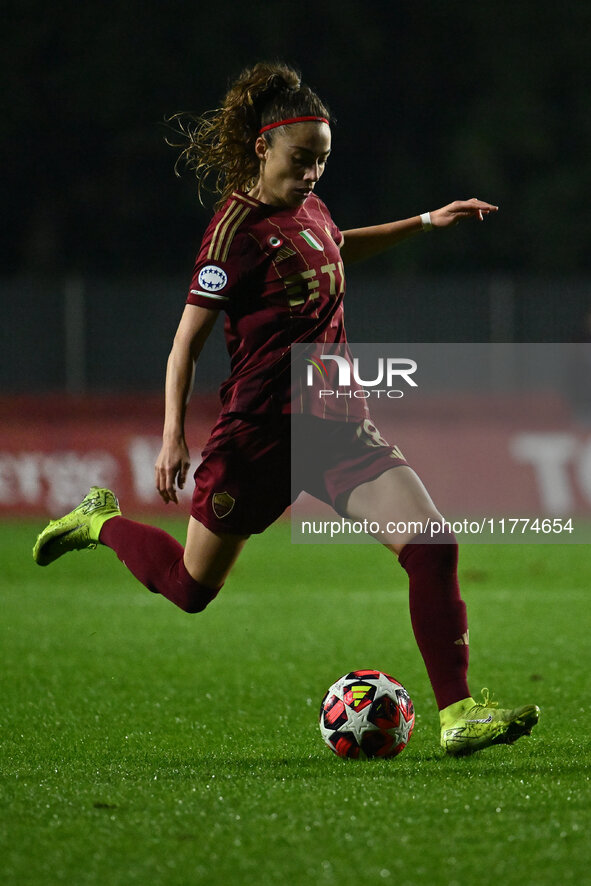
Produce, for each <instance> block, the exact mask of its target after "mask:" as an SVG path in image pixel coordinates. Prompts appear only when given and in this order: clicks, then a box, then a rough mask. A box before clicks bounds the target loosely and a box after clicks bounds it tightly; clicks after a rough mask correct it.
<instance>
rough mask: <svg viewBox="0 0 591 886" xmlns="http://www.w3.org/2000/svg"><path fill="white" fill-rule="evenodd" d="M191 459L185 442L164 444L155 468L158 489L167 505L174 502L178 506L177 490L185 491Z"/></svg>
mask: <svg viewBox="0 0 591 886" xmlns="http://www.w3.org/2000/svg"><path fill="white" fill-rule="evenodd" d="M190 466H191V457H190V455H189V450H188V449H187V444H186V443H185V441H184V440H179V441H177V442H175V443H169V442H164V443H163V444H162V448H161V450H160V455H159V456H158V458H157V460H156V465H155V467H154V471H155V477H156V489H157V490H158V493H159V495H160V497H161V498H162V500H163V501H164V502H165V504H168V503H169V502H170V501H173V502H174V503H175V504H176V505H178V503H179V501H178V497H177V489H183V487H184V485H185V480H186V479H187V472H188V470H189V468H190Z"/></svg>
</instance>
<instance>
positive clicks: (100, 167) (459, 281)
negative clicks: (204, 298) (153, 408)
mask: <svg viewBox="0 0 591 886" xmlns="http://www.w3.org/2000/svg"><path fill="white" fill-rule="evenodd" d="M590 35H591V7H590V6H588V5H587V4H582V3H575V2H565V3H562V4H559V5H558V4H550V3H539V2H532V0H527V2H523V3H515V2H507V0H501V2H489V0H484V2H480V3H474V2H467V0H449V2H445V3H436V2H414V3H410V2H390V3H386V2H374V3H370V2H368V3H361V2H353V0H341V2H338V3H337V2H331V0H329V2H325V3H323V4H308V3H300V2H297V3H296V2H284V3H275V2H269V3H258V4H248V3H244V2H232V0H225V2H218V3H216V4H207V5H206V4H204V3H198V2H191V3H190V2H186V0H168V2H152V3H146V2H139V0H126V2H125V3H119V2H109V0H107V2H103V3H100V4H99V3H94V2H90V3H84V2H80V0H78V2H67V0H66V2H57V3H55V4H53V5H48V4H41V3H40V2H34V0H19V2H15V0H9V2H8V3H5V4H4V12H3V27H2V38H1V40H2V53H1V58H2V61H1V64H2V68H3V82H4V88H3V94H4V111H3V114H2V139H1V146H2V167H3V173H4V174H3V179H4V197H3V216H4V222H5V224H4V236H3V238H2V241H1V243H2V247H1V248H2V279H1V281H0V291H1V292H2V293H3V297H2V300H3V302H4V304H5V310H4V315H5V326H4V336H3V337H4V339H5V341H4V348H3V351H4V353H5V360H4V364H3V365H4V368H3V370H2V374H1V376H0V380H3V381H4V383H5V385H6V386H7V387H8V388H9V389H14V388H15V387H24V388H27V387H32V386H34V387H37V388H38V387H40V386H41V387H47V388H56V387H57V388H59V387H60V386H62V385H63V384H64V378H63V376H64V371H65V370H64V368H63V366H59V365H58V364H59V359H58V357H57V353H58V352H60V351H61V350H62V348H61V347H60V345H59V337H60V334H61V333H60V328H61V327H60V325H59V323H58V320H57V319H56V317H57V315H58V314H60V316H61V313H63V311H62V308H61V307H60V304H61V301H60V300H61V298H62V295H63V290H64V286H65V285H66V283H65V282H64V281H66V282H67V281H68V280H72V279H74V280H76V281H78V282H79V283H80V281H82V284H83V286H84V291H85V293H86V301H85V303H84V318H85V335H86V336H87V340H92V339H93V336H94V335H95V334H98V335H102V334H103V333H104V332H105V330H111V331H113V330H114V329H115V327H116V326H118V327H123V328H124V331H125V334H126V336H127V339H126V344H125V346H124V348H123V349H124V350H126V352H127V355H126V357H125V359H124V358H123V357H121V358H120V366H119V370H120V371H116V369H113V368H112V367H111V370H109V371H105V372H102V371H101V370H100V369H99V368H97V366H98V363H100V362H101V361H100V359H99V358H98V357H96V355H95V356H93V355H92V353H90V355H89V365H88V366H87V367H86V370H85V384H87V385H88V386H90V387H93V386H94V387H107V388H109V387H110V388H113V387H115V388H117V387H125V386H128V387H132V388H133V387H142V386H144V387H146V386H147V387H150V386H152V387H153V386H154V385H155V384H156V383H157V382H156V379H157V378H159V377H160V375H161V374H162V368H163V367H162V361H163V360H164V359H165V354H166V351H167V349H168V346H169V341H170V334H171V332H172V331H174V326H175V324H176V320H177V319H178V316H179V315H180V311H181V310H182V305H183V302H184V295H185V290H186V285H187V283H188V280H189V277H190V272H191V268H192V262H193V258H194V255H195V252H196V250H197V247H198V244H199V241H200V238H201V235H202V233H203V230H204V227H205V225H206V224H207V221H208V219H209V216H210V213H211V207H210V206H208V207H207V208H205V209H204V208H202V207H201V206H200V205H199V203H198V200H197V197H196V191H195V183H194V181H193V180H192V179H191V178H190V176H184V177H183V178H182V179H181V180H178V179H176V178H175V176H174V173H173V166H174V161H175V152H174V151H173V150H172V149H171V148H170V147H168V146H167V145H166V144H165V143H164V136H165V135H166V129H165V127H164V124H163V121H164V118H165V116H166V115H169V114H171V113H174V112H176V111H180V110H186V111H196V112H201V111H204V110H206V109H209V108H213V107H215V106H216V105H217V104H218V103H219V100H220V98H221V96H222V95H223V93H224V91H225V88H226V86H227V83H228V82H229V80H231V79H232V78H233V77H234V76H235V75H236V74H238V73H239V71H240V70H241V69H242V67H244V66H245V65H247V64H250V63H253V62H254V61H257V60H259V59H273V58H281V59H284V60H286V61H288V62H289V63H291V64H293V65H295V66H296V67H298V68H300V70H301V71H302V73H303V76H304V80H305V81H306V82H308V83H309V84H310V85H311V86H312V87H314V88H315V89H317V91H318V92H319V94H320V95H321V96H322V97H323V99H324V100H325V101H326V102H327V103H328V105H329V107H330V108H331V110H332V112H333V113H334V115H335V116H336V118H337V123H336V125H335V127H334V134H333V156H332V157H331V160H330V163H329V166H328V168H327V172H326V173H325V177H324V179H323V181H322V182H321V185H320V186H319V193H320V194H321V196H322V197H323V198H324V199H325V200H326V202H327V203H328V205H329V207H330V208H331V211H332V214H333V216H334V218H335V220H336V221H337V223H338V224H339V225H340V226H341V227H343V228H346V227H352V226H359V225H363V224H368V223H369V224H371V223H377V222H381V221H388V220H392V219H394V218H402V217H406V216H409V215H415V214H417V213H418V212H422V211H425V210H426V209H434V208H437V207H438V206H441V205H443V204H445V203H447V202H449V201H450V200H452V199H455V198H460V197H461V198H464V197H471V196H478V197H481V198H483V199H487V200H490V201H492V202H495V203H498V204H499V206H500V212H499V214H498V216H497V217H495V218H492V219H489V220H487V221H486V223H485V224H484V225H478V224H465V225H460V226H459V227H458V228H457V229H454V230H452V231H445V232H435V233H434V234H431V235H429V239H427V237H424V238H422V237H419V238H416V239H415V240H413V241H412V242H409V243H407V244H403V245H402V246H400V247H399V248H398V249H396V250H395V251H393V252H392V253H390V254H388V255H387V256H383V257H381V258H379V259H377V260H375V261H374V262H372V263H371V265H370V266H366V267H365V268H362V269H361V270H359V269H358V268H354V269H352V273H351V275H350V280H349V296H348V311H349V333H350V337H351V338H352V339H355V338H357V339H358V340H360V339H362V338H363V339H365V340H371V338H373V339H376V338H378V339H380V338H381V339H382V340H385V339H386V335H387V337H388V339H390V340H393V336H395V335H396V334H397V333H399V338H400V339H402V340H409V337H410V336H411V335H412V334H413V332H414V333H415V334H416V336H417V337H418V338H419V339H421V338H422V339H424V340H431V339H433V340H435V339H436V338H437V337H441V338H442V339H443V340H445V339H447V340H454V338H457V340H463V339H464V340H465V339H471V338H475V340H486V339H488V338H494V337H495V336H496V337H497V338H498V337H499V335H501V337H502V336H503V333H504V332H505V334H506V336H507V337H512V338H516V339H518V340H521V339H523V340H527V339H533V340H535V339H540V340H545V339H551V338H556V339H561V340H569V338H572V336H575V337H576V335H577V334H578V333H577V323H580V322H581V317H582V316H583V314H584V312H585V310H586V307H587V302H588V301H589V303H591V287H590V286H589V279H591V278H590V272H591V251H590V250H589V242H590V233H591V223H590V221H589V211H588V207H587V199H588V195H589V192H590V185H591V151H590V150H589V145H590V141H591V138H590V136H591V113H590V107H589V96H590V94H591V54H590V52H589V37H590ZM370 283H371V285H370ZM77 285H78V284H77ZM495 287H496V288H495ZM503 287H504V288H503ZM507 287H508V288H507ZM370 289H371V291H372V292H375V300H374V301H373V302H372V305H373V307H374V308H375V310H374V311H372V317H371V318H370V319H368V318H367V310H365V311H361V310H359V308H358V307H356V306H355V304H353V301H354V298H355V296H354V294H353V293H354V292H357V293H359V292H360V291H363V298H364V299H365V298H366V297H369V294H370V293H369V290H370ZM435 290H437V291H435ZM491 291H494V292H499V291H500V292H501V293H502V292H505V293H506V292H510V298H509V300H507V299H506V298H505V301H503V297H501V298H500V300H497V301H496V302H495V305H496V307H494V306H493V307H492V308H491V301H490V299H491V296H490V293H491ZM163 293H165V296H164V295H163ZM482 293H485V295H484V296H483V295H482ZM588 293H589V296H588ZM475 303H477V304H478V305H479V306H480V307H479V308H478V311H479V312H480V313H479V315H478V316H476V314H475V313H474V312H475V311H476V310H477V309H476V308H475V307H474V304H475ZM485 303H486V304H485ZM537 304H539V308H538V307H537ZM93 306H95V307H94V309H93ZM504 306H505V307H506V309H507V311H508V312H509V313H510V315H511V316H510V317H505V316H504V314H505V307H504ZM101 311H102V312H103V313H102V314H101ZM478 311H477V313H478ZM60 312H61V313H60ZM148 315H149V317H150V318H151V321H152V326H151V327H148V326H147V325H146V323H147V321H146V317H147V316H148ZM386 315H387V316H386ZM473 315H474V316H473ZM491 316H492V317H493V319H491ZM435 317H436V318H437V320H436V322H435V320H434V318H435ZM114 318H118V319H120V320H121V323H120V324H117V323H116V322H115V319H114ZM495 318H496V319H495ZM60 322H61V321H60ZM136 323H137V330H136V329H135V326H136ZM384 323H385V325H383V324H384ZM130 324H132V325H133V327H134V332H135V333H136V334H135V335H133V338H134V341H133V342H132V341H131V336H130ZM378 328H379V333H378ZM384 331H385V333H386V335H384ZM19 336H26V341H28V343H29V344H30V343H31V340H37V342H38V343H39V340H40V339H45V338H54V339H55V341H54V344H53V347H54V351H55V354H56V357H55V359H54V361H53V362H54V363H55V365H56V366H58V368H55V370H52V369H48V368H47V367H48V364H49V363H50V362H51V361H50V359H49V356H50V353H51V352H50V350H48V349H47V347H46V346H41V344H39V346H38V347H37V348H36V349H35V350H36V354H35V355H31V354H29V355H28V356H27V357H26V358H24V357H23V349H24V347H25V346H24V345H23V346H21V344H19V342H20V339H19ZM17 339H18V341H17ZM23 340H24V339H23ZM56 341H57V342H58V343H57V344H56ZM113 347H115V346H113ZM121 349H122V346H119V350H121ZM150 349H151V351H152V353H153V352H154V351H157V361H158V362H157V361H152V362H153V363H154V370H153V371H152V370H150V371H148V370H146V369H145V368H138V364H139V363H140V362H141V361H142V357H143V360H144V361H145V355H146V350H147V351H150ZM60 359H61V358H60ZM56 360H57V363H56ZM93 361H94V362H93ZM97 361H98V363H97ZM126 361H127V362H126ZM134 361H135V362H134ZM106 362H108V361H106ZM95 364H97V365H95ZM15 366H19V367H21V368H20V369H19V371H18V374H17V375H15V373H16V369H15ZM134 366H135V367H136V368H135V369H134V368H133V367H134ZM42 367H45V368H46V371H45V374H44V375H42ZM11 372H12V375H11ZM97 373H98V374H97Z"/></svg>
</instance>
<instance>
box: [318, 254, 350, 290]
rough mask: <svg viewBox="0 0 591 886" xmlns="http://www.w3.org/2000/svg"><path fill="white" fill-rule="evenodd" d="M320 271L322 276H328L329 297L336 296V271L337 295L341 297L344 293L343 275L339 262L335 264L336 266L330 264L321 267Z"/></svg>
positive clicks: (341, 265)
mask: <svg viewBox="0 0 591 886" xmlns="http://www.w3.org/2000/svg"><path fill="white" fill-rule="evenodd" d="M320 270H321V271H322V273H323V274H328V276H329V279H330V294H331V295H337V274H336V272H337V271H338V278H339V280H338V287H339V288H338V294H339V295H342V294H343V292H344V291H345V275H344V273H343V263H342V262H341V261H340V262H337V264H335V263H334V262H332V263H331V264H329V265H322V267H321V268H320Z"/></svg>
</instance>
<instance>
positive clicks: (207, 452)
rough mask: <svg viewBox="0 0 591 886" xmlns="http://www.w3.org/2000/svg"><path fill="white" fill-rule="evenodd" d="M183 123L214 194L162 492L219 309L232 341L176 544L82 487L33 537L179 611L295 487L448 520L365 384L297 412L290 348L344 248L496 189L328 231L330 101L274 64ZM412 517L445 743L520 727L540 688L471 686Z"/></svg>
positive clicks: (461, 622)
mask: <svg viewBox="0 0 591 886" xmlns="http://www.w3.org/2000/svg"><path fill="white" fill-rule="evenodd" d="M184 133H185V135H186V137H187V142H186V146H185V147H184V150H183V153H182V154H181V157H182V159H183V160H185V161H186V162H187V164H188V165H189V166H190V167H192V168H193V169H194V170H195V173H196V175H197V179H198V182H199V187H200V188H201V187H202V186H203V184H204V182H205V181H206V179H207V178H208V176H210V175H212V174H213V175H214V177H215V186H216V189H217V191H218V192H219V193H220V200H219V203H218V207H217V211H216V213H215V215H214V216H213V219H212V221H211V223H210V225H209V227H208V229H207V231H206V233H205V236H204V238H203V242H202V245H201V249H200V252H199V254H198V256H197V261H196V264H195V269H194V274H193V279H192V283H191V286H190V291H189V295H188V298H187V304H186V306H185V309H184V313H183V315H182V317H181V320H180V324H179V327H178V330H177V333H176V335H175V339H174V343H173V346H172V350H171V353H170V357H169V360H168V367H167V373H166V396H165V418H164V433H163V444H162V449H161V452H160V455H159V457H158V461H157V463H156V486H157V488H158V491H159V493H160V495H161V496H162V498H163V500H164V501H165V502H166V503H168V502H175V503H176V502H177V489H182V488H183V486H184V484H185V480H186V477H187V472H188V469H189V464H190V459H189V452H188V449H187V444H186V441H185V434H184V416H185V409H186V405H187V401H188V398H189V395H190V391H191V388H192V382H193V375H194V370H195V364H196V361H197V359H198V357H199V354H200V351H201V349H202V347H203V344H204V342H205V340H206V339H207V336H208V335H209V333H210V332H211V329H212V327H213V325H214V323H215V321H216V319H217V317H218V315H219V313H220V311H222V310H223V311H224V312H225V314H226V318H225V333H226V341H227V346H228V351H229V354H230V358H231V371H230V376H229V378H228V380H227V381H226V382H225V383H224V384H223V385H222V388H221V401H222V409H221V413H220V416H219V419H218V421H217V423H216V425H215V427H214V429H213V431H212V433H211V437H210V439H209V441H208V443H207V444H206V446H205V449H204V452H203V460H202V462H201V464H200V465H199V467H198V468H197V471H196V472H195V491H194V494H193V501H192V509H191V517H190V520H189V527H188V532H187V540H186V545H185V547H184V549H183V547H182V546H181V545H180V544H179V543H178V542H177V541H176V540H175V539H173V538H172V537H171V536H169V535H167V534H166V533H165V532H163V531H162V530H160V529H157V528H154V527H151V526H146V525H144V524H140V523H136V522H133V521H131V520H128V519H126V518H124V517H122V516H121V512H120V510H119V505H118V502H117V499H116V497H115V495H114V494H113V493H112V492H111V491H110V490H107V489H99V488H97V487H93V488H92V489H91V491H90V492H89V494H88V495H87V496H86V498H85V499H84V500H83V501H82V503H81V504H80V505H79V506H78V507H77V508H75V509H74V510H73V511H72V512H71V513H70V514H68V515H66V516H65V517H63V518H61V519H60V520H56V521H52V522H51V523H50V524H49V525H48V526H47V527H46V528H45V529H44V531H43V532H42V533H41V534H40V535H39V537H38V539H37V542H36V545H35V548H34V552H33V553H34V558H35V560H36V562H37V563H38V564H39V565H41V566H44V565H47V564H48V563H50V562H52V561H53V560H55V559H57V558H58V557H59V556H61V555H62V554H64V553H66V552H67V551H71V550H80V549H82V548H88V547H96V545H97V544H98V543H100V544H103V545H106V546H108V547H110V548H112V549H113V550H114V551H115V553H116V554H117V556H118V557H119V559H120V560H121V561H122V562H123V563H124V564H125V566H127V568H128V569H129V570H130V571H131V572H132V573H133V574H134V575H135V576H136V577H137V578H138V579H139V580H140V581H141V582H142V583H143V584H144V585H145V586H146V587H147V588H148V589H149V590H151V591H153V592H155V593H160V594H162V595H164V596H165V597H167V598H168V599H169V600H171V601H172V602H173V603H175V604H176V605H177V606H180V607H181V608H182V609H184V610H185V611H186V612H199V611H201V610H203V609H204V608H205V607H206V606H207V605H208V603H209V602H210V601H211V600H213V598H214V597H215V596H216V595H217V593H218V592H219V590H220V589H221V587H222V585H223V584H224V581H225V580H226V577H227V576H228V573H229V572H230V570H231V568H232V565H233V564H234V562H235V561H236V558H237V557H238V555H239V553H240V551H241V550H242V548H243V546H244V544H245V543H246V541H247V539H248V537H249V536H250V535H251V534H252V533H253V532H254V533H258V532H262V531H263V530H264V529H265V528H266V527H267V526H269V525H270V524H271V523H272V522H273V521H274V520H275V519H276V518H277V517H278V516H279V515H280V514H281V513H282V512H283V511H284V510H285V508H286V507H287V506H288V505H289V504H290V502H291V501H292V500H293V498H294V497H295V495H297V493H298V492H299V491H300V488H304V487H305V488H306V489H308V491H310V492H312V493H313V494H314V495H316V496H317V497H319V498H321V499H323V500H324V501H326V502H329V503H330V504H331V505H332V506H333V507H334V508H335V509H336V510H337V511H338V512H339V513H340V514H341V515H343V516H345V517H350V518H353V519H355V520H364V519H367V520H368V521H370V522H371V521H373V522H378V523H379V524H381V525H382V526H385V525H386V524H387V523H388V521H390V522H394V523H399V524H400V525H401V527H402V528H403V524H411V525H412V524H413V523H414V524H417V523H419V524H421V525H422V526H424V527H428V525H429V523H430V522H432V521H437V522H439V523H441V522H442V521H443V518H442V516H441V514H440V513H439V511H438V510H437V509H436V507H435V505H434V504H433V502H432V500H431V498H430V497H429V495H428V493H427V491H426V489H425V487H424V486H423V484H422V483H421V481H420V479H419V478H418V476H417V475H416V474H415V472H414V471H413V470H412V469H411V468H410V467H409V466H408V465H407V464H406V462H405V460H404V458H403V457H402V455H401V453H400V451H399V450H397V449H396V448H395V447H394V448H392V447H390V446H388V445H387V444H386V443H385V441H384V440H383V439H382V438H381V437H380V436H379V434H378V433H377V431H376V429H375V427H374V426H373V425H371V423H370V422H369V420H368V416H367V414H366V412H365V411H364V408H363V407H362V404H361V403H360V401H356V400H355V401H352V403H353V405H352V407H351V409H350V410H349V413H348V415H346V416H344V417H343V416H338V415H337V416H334V415H332V416H329V417H326V416H325V417H322V418H320V417H317V416H315V415H302V416H295V415H292V414H291V413H293V412H295V411H296V410H295V409H292V406H291V398H290V348H291V345H292V344H293V343H312V344H314V343H318V344H322V345H323V346H327V347H328V346H330V345H334V346H338V345H339V344H344V343H345V342H346V338H345V329H344V324H343V305H342V302H343V294H344V288H345V282H344V271H343V266H344V265H346V264H347V263H348V262H351V261H358V260H361V259H365V258H368V257H370V256H373V255H376V254H377V253H379V252H382V251H383V250H386V249H389V248H390V247H392V246H394V245H396V244H397V243H399V242H400V241H401V240H403V239H405V238H407V237H409V236H411V235H414V234H418V233H419V232H421V231H423V230H426V229H430V228H445V227H448V226H450V225H453V224H455V223H457V222H458V221H460V220H461V219H464V218H477V219H480V220H482V219H483V217H484V216H485V215H488V214H489V213H491V212H495V211H496V209H497V207H496V206H493V205H491V204H490V203H486V202H484V201H482V200H477V199H476V198H472V199H471V200H457V201H455V202H453V203H450V204H449V205H448V206H444V207H442V208H441V209H436V210H434V211H432V212H430V213H424V214H423V215H417V216H414V217H412V218H408V219H404V220H403V221H396V222H392V223H389V224H382V225H377V226H374V227H363V228H356V229H353V230H347V231H344V232H341V231H339V229H338V228H337V226H336V225H335V223H334V222H333V220H332V218H331V216H330V213H329V211H328V209H327V208H326V206H325V205H324V203H323V202H322V200H320V198H319V197H318V196H317V195H316V194H315V188H316V185H317V183H318V181H319V179H320V178H321V176H322V174H323V172H324V169H325V166H326V163H327V160H328V157H329V154H330V151H331V128H330V114H329V111H328V109H327V108H326V107H325V105H324V104H323V103H322V102H321V100H320V99H319V98H318V96H317V95H316V94H315V93H314V92H313V91H312V90H311V89H309V88H308V87H307V86H305V85H303V84H302V83H301V82H300V79H299V76H298V74H297V73H296V72H295V71H293V70H292V69H291V68H289V67H287V66H285V65H279V64H257V65H255V66H254V67H253V68H251V69H247V70H245V71H244V72H243V73H242V74H241V75H240V76H239V77H238V79H237V80H236V81H235V83H234V84H233V85H232V86H231V88H230V89H229V91H228V93H227V95H226V96H225V99H224V101H223V105H222V107H221V108H220V109H219V110H218V111H216V112H214V113H213V114H209V115H206V116H204V117H202V118H201V119H200V120H199V121H198V123H197V125H195V126H188V127H185V128H184ZM302 411H303V412H306V411H308V410H306V409H305V408H304V409H303V410H302ZM300 419H301V421H302V422H304V432H303V433H300V435H299V437H298V440H299V439H302V440H303V441H304V443H305V444H306V445H307V446H308V447H309V451H310V454H311V455H310V460H309V461H310V465H311V467H310V471H309V476H307V477H306V478H305V479H303V480H302V481H300V482H301V487H300V488H298V487H297V484H296V488H292V485H293V484H292V483H291V480H290V442H291V441H290V425H291V423H292V421H293V422H295V421H296V420H297V421H300ZM300 428H301V425H300ZM306 441H307V442H306ZM415 532H416V529H415V530H414V531H413V532H410V531H409V532H397V533H389V534H388V533H385V534H384V533H380V535H379V536H378V537H379V540H380V541H381V542H382V543H383V544H385V545H386V546H387V547H388V548H389V549H390V550H391V551H392V552H393V553H394V554H396V555H397V556H398V560H399V562H400V564H401V565H402V567H403V568H404V569H405V570H406V572H407V573H408V576H409V588H410V612H411V619H412V626H413V631H414V634H415V637H416V640H417V643H418V646H419V649H420V651H421V654H422V656H423V659H424V661H425V665H426V668H427V672H428V675H429V679H430V681H431V685H432V687H433V691H434V693H435V697H436V701H437V704H438V708H439V710H440V721H441V745H442V747H443V748H444V749H445V751H446V752H447V753H450V754H455V755H458V754H468V753H472V752H473V751H476V750H479V749H480V748H483V747H487V746H488V745H492V744H503V743H510V742H513V741H515V740H516V739H517V738H519V737H520V736H521V735H524V734H529V732H530V731H531V728H532V727H533V726H534V725H535V724H536V723H537V721H538V716H539V710H538V708H537V707H536V706H535V705H528V706H526V707H522V708H518V709H515V710H499V709H498V708H496V706H493V705H491V704H490V703H488V702H487V700H485V701H484V703H483V704H478V703H476V702H475V701H474V699H473V698H472V697H471V695H470V691H469V688H468V683H467V669H468V625H467V620H466V608H465V605H464V603H463V601H462V599H461V597H460V591H459V586H458V579H457V554H458V546H457V542H456V539H455V537H454V535H453V534H451V533H448V534H447V535H445V536H442V535H439V536H438V542H439V543H438V544H430V543H429V537H428V535H427V533H426V532H425V533H424V534H423V535H416V534H414V533H415Z"/></svg>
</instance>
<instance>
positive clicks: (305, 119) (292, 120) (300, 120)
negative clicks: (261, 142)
mask: <svg viewBox="0 0 591 886" xmlns="http://www.w3.org/2000/svg"><path fill="white" fill-rule="evenodd" d="M310 121H315V122H316V123H328V120H327V119H326V117H290V118H289V119H288V120H278V121H277V123H269V124H268V125H267V126H263V127H262V129H259V135H262V134H263V132H267V130H269V129H276V128H277V126H287V125H288V124H289V123H308V122H310Z"/></svg>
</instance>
